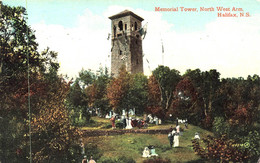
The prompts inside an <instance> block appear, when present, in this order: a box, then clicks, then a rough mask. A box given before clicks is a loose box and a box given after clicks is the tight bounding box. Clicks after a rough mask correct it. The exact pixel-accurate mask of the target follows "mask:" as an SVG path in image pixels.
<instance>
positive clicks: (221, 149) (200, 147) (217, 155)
mask: <svg viewBox="0 0 260 163" xmlns="http://www.w3.org/2000/svg"><path fill="white" fill-rule="evenodd" d="M192 146H193V150H194V151H195V153H196V154H198V155H200V156H201V157H202V158H205V159H209V160H212V161H214V162H248V161H252V160H253V159H254V158H253V156H254V154H252V153H251V152H252V151H251V150H250V148H249V147H248V145H247V144H242V143H240V142H238V141H235V140H233V139H228V138H227V136H226V135H221V137H220V138H214V137H212V136H209V135H208V137H207V138H205V139H203V143H202V142H201V141H199V140H196V139H194V140H192Z"/></svg>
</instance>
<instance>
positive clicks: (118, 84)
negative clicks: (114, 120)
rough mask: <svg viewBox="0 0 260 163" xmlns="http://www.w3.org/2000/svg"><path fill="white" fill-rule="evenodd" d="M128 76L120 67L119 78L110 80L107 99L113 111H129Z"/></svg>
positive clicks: (124, 69) (129, 78)
mask: <svg viewBox="0 0 260 163" xmlns="http://www.w3.org/2000/svg"><path fill="white" fill-rule="evenodd" d="M130 80H131V77H130V74H129V73H128V72H127V71H126V68H125V67H121V69H120V72H119V76H118V77H117V78H114V79H112V80H111V82H110V83H109V84H108V87H107V98H108V99H109V102H110V105H111V106H112V107H113V109H114V111H115V112H117V113H121V112H122V109H126V110H129V109H131V107H130V106H129V105H128V104H129V100H128V90H129V89H130Z"/></svg>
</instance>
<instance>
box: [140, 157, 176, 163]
mask: <svg viewBox="0 0 260 163" xmlns="http://www.w3.org/2000/svg"><path fill="white" fill-rule="evenodd" d="M143 163H171V160H170V159H162V158H153V159H149V160H145V161H143Z"/></svg>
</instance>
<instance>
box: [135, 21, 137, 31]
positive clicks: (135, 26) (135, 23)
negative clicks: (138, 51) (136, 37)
mask: <svg viewBox="0 0 260 163" xmlns="http://www.w3.org/2000/svg"><path fill="white" fill-rule="evenodd" d="M135 30H137V23H136V22H135Z"/></svg>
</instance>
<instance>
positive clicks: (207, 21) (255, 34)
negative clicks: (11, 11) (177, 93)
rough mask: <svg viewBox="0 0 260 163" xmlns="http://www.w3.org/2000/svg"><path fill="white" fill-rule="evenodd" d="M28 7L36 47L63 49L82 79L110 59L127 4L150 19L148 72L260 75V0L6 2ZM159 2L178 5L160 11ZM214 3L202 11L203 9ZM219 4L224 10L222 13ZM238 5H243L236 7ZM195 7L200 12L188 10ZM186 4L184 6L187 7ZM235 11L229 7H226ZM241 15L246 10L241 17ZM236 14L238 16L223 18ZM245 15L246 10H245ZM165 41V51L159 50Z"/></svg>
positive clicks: (67, 67)
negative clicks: (114, 28)
mask: <svg viewBox="0 0 260 163" xmlns="http://www.w3.org/2000/svg"><path fill="white" fill-rule="evenodd" d="M3 3H4V4H8V5H10V6H24V7H26V8H27V11H28V23H29V25H30V26H31V27H32V28H33V29H34V30H35V34H36V38H37V42H38V43H39V51H42V50H44V49H45V48H46V47H49V48H50V49H51V50H53V51H56V52H58V62H59V63H60V73H61V74H63V75H68V76H69V77H73V78H75V77H77V76H78V73H79V72H80V71H81V70H82V69H85V70H88V69H91V70H93V72H95V71H96V70H98V69H99V68H100V67H105V66H106V67H108V68H109V69H110V65H111V60H110V59H111V57H110V55H111V40H107V37H108V33H111V20H110V19H109V18H108V17H109V16H112V15H115V14H117V13H119V12H121V11H123V10H125V9H128V10H131V11H132V12H134V13H136V14H137V15H139V16H141V17H142V18H143V19H144V21H143V23H142V24H143V25H144V24H145V23H148V25H147V35H146V37H145V39H144V40H143V55H144V58H143V61H144V74H145V75H147V76H149V75H150V74H151V72H152V71H153V70H154V69H155V68H156V67H158V65H165V66H168V67H170V68H171V69H176V70H178V71H180V73H181V74H184V73H185V71H186V70H187V69H192V70H194V69H197V68H199V69H200V70H201V71H209V70H210V69H217V71H218V72H219V73H220V74H221V78H228V77H229V78H231V77H236V78H237V77H244V78H246V77H247V76H248V75H251V76H252V75H254V74H258V75H260V64H259V63H260V48H259V46H260V0H207V1H205V0H161V1H158V0H156V1H155V0H149V1H145V0H131V1H130V0H127V1H122V0H27V1H26V0H3ZM156 7H160V8H174V9H178V11H168V12H167V11H155V8H156ZM203 7H204V8H209V9H208V11H202V10H201V9H202V8H203ZM221 7H223V8H226V9H227V11H218V10H217V9H220V8H221ZM233 7H235V9H236V10H238V11H235V10H234V11H232V9H233ZM190 8H195V9H197V10H195V11H189V9H190ZM182 9H183V11H182ZM228 9H230V11H228ZM241 13H242V14H243V13H244V16H241V17H240V15H241ZM224 14H236V15H237V17H221V15H224ZM247 14H248V15H247ZM162 44H163V47H164V53H162Z"/></svg>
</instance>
